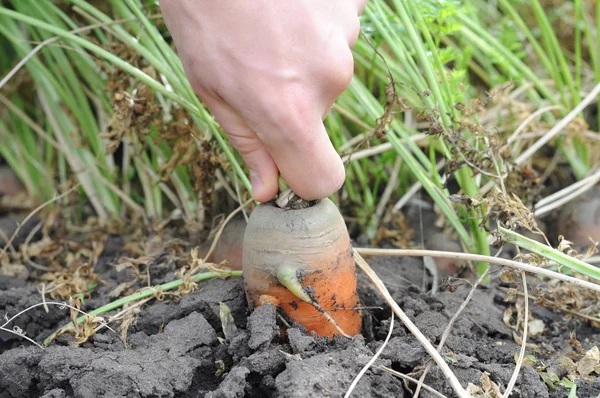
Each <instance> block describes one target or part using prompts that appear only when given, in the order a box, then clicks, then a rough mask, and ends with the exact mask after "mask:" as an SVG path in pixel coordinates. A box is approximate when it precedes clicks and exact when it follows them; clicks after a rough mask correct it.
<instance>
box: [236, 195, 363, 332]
mask: <svg viewBox="0 0 600 398" xmlns="http://www.w3.org/2000/svg"><path fill="white" fill-rule="evenodd" d="M243 271H244V281H245V289H246V296H247V299H248V302H249V304H250V307H257V306H260V305H262V304H265V303H271V304H275V305H276V306H278V307H279V309H280V310H283V312H285V314H286V315H287V316H288V317H289V318H290V319H291V320H292V321H294V322H298V323H299V324H301V325H303V326H304V327H306V329H308V330H309V331H314V332H315V333H316V334H317V335H320V336H327V337H332V336H333V335H335V334H346V335H350V336H352V335H356V334H358V333H360V330H361V325H362V318H361V313H360V310H359V309H358V307H359V300H358V294H357V291H356V285H357V281H356V273H355V265H354V260H353V256H352V248H351V245H350V237H349V235H348V231H347V229H346V225H345V223H344V220H343V218H342V216H341V214H340V213H339V211H338V209H337V207H336V206H335V205H334V204H333V202H332V201H330V200H329V199H325V200H321V201H318V202H317V203H316V204H314V205H312V206H310V207H307V208H302V209H298V210H287V209H281V208H279V207H277V206H276V205H274V204H272V203H265V204H261V205H259V206H257V207H256V208H255V209H254V211H253V212H252V214H251V216H250V219H249V222H248V225H247V227H246V232H245V236H244V247H243Z"/></svg>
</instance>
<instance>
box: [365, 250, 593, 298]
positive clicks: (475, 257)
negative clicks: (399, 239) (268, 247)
mask: <svg viewBox="0 0 600 398" xmlns="http://www.w3.org/2000/svg"><path fill="white" fill-rule="evenodd" d="M355 251H356V252H357V253H359V254H362V255H365V256H388V257H390V256H392V257H394V256H398V257H402V256H407V257H423V256H430V257H440V258H452V259H455V260H466V261H481V262H488V263H493V264H498V265H504V266H507V267H511V268H516V269H518V270H521V271H526V272H531V273H533V274H538V275H543V276H546V277H549V278H555V279H559V280H562V281H565V282H569V283H573V284H575V285H578V286H582V287H586V288H588V289H590V290H593V291H596V292H600V285H598V284H595V283H591V282H588V281H585V280H582V279H577V278H573V277H572V276H568V275H563V274H559V273H558V272H554V271H550V270H547V269H545V268H540V267H536V266H533V265H530V264H525V263H520V262H518V261H514V260H507V259H504V258H497V257H491V256H483V255H481V254H469V253H458V252H445V251H437V250H412V249H410V250H409V249H372V248H358V247H357V248H355Z"/></svg>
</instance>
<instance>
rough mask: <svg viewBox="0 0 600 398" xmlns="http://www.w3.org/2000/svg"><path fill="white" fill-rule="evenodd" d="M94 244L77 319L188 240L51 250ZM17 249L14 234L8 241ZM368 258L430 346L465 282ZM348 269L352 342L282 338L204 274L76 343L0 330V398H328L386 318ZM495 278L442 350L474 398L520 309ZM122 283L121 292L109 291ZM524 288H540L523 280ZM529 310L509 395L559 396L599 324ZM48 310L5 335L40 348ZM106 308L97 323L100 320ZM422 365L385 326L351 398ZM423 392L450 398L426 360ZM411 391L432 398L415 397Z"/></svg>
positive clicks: (25, 302) (510, 355) (394, 389)
mask: <svg viewBox="0 0 600 398" xmlns="http://www.w3.org/2000/svg"><path fill="white" fill-rule="evenodd" d="M36 221H37V220H36ZM3 222H4V223H5V224H6V223H8V221H7V220H6V219H4V220H3ZM425 225H433V224H432V223H426V224H425ZM430 228H433V227H430ZM25 230H27V228H23V231H25ZM29 231H31V230H29ZM9 232H10V231H9ZM424 232H425V234H426V235H428V234H430V233H433V232H435V231H428V230H427V229H426V230H425V231H424ZM20 235H23V233H21V234H20ZM417 235H419V234H417ZM37 238H38V239H39V236H38V237H37ZM417 238H418V236H417ZM94 239H96V244H98V242H101V246H102V248H103V249H102V252H101V254H100V255H99V257H98V258H97V259H96V261H95V264H94V266H93V271H94V272H93V274H94V275H97V287H96V288H95V289H94V290H93V291H92V292H91V293H90V295H89V298H85V299H84V301H83V304H82V305H81V309H82V310H84V311H90V310H92V309H94V308H98V307H100V306H102V305H104V304H107V303H108V302H110V301H113V300H114V299H115V294H116V293H115V292H116V291H117V290H115V289H116V288H118V287H119V286H121V288H120V289H121V295H124V294H125V293H126V292H127V291H129V289H131V291H133V290H135V289H136V288H139V287H143V286H144V285H143V282H142V281H143V278H139V276H140V275H138V273H140V272H141V273H142V275H145V276H146V277H147V278H150V280H151V284H152V285H153V286H156V285H158V284H160V283H165V282H169V281H171V280H174V279H177V275H178V274H177V271H178V264H179V261H180V259H181V258H180V255H181V254H182V253H185V252H186V251H187V250H189V249H190V247H191V246H193V245H191V244H190V243H188V242H186V241H185V239H183V238H182V237H181V236H180V237H177V238H176V237H175V236H174V235H169V233H167V232H163V235H162V236H157V235H153V234H150V235H148V236H136V238H135V239H136V242H144V241H145V242H148V243H147V244H146V245H139V243H138V247H143V248H145V250H146V251H147V252H146V253H138V255H137V256H134V255H132V254H131V250H132V247H133V246H132V244H131V240H130V239H133V238H132V236H130V235H118V234H110V233H102V234H99V232H98V231H97V230H95V231H94V232H89V233H87V234H81V233H80V234H77V236H75V235H70V236H69V235H67V236H65V237H63V238H61V239H57V240H56V242H55V243H56V245H58V246H60V247H61V248H63V249H64V250H67V249H66V248H68V247H70V248H71V249H72V250H73V253H71V255H73V256H77V253H80V254H81V253H83V249H82V248H81V246H86V245H87V246H89V245H93V243H92V242H93V241H94ZM34 240H35V239H34ZM358 241H359V242H358V243H356V242H355V246H359V245H360V242H361V239H359V240H358ZM22 242H23V240H22V239H21V240H19V239H17V243H22ZM68 242H70V243H68ZM74 242H79V244H80V245H81V246H77V245H75V244H74ZM127 242H129V245H127ZM33 244H35V242H30V245H33ZM382 244H383V245H385V244H386V243H385V242H382ZM151 248H153V250H150V249H151ZM77 251H78V252H77ZM124 255H127V257H123V256H124ZM136 260H139V261H137V264H138V265H137V268H135V267H131V266H129V267H127V266H124V265H123V264H124V262H126V261H129V262H130V263H132V264H135V263H136ZM369 262H370V263H371V266H372V268H373V269H374V270H375V272H376V273H377V274H378V275H379V276H380V277H381V278H382V280H384V281H385V284H386V286H387V287H388V289H389V291H390V293H391V294H392V297H393V298H394V300H396V302H397V303H398V304H399V305H400V307H401V308H402V309H403V310H404V311H405V312H406V314H407V315H408V316H409V318H410V319H411V320H412V321H413V322H414V323H415V324H416V325H417V326H418V327H419V329H420V330H421V331H422V332H423V333H424V334H425V336H426V337H427V338H429V339H430V341H431V342H432V343H433V344H434V345H437V344H438V343H439V341H440V338H441V336H442V334H443V333H444V330H445V328H446V326H447V324H448V321H449V320H450V318H451V317H452V316H453V315H454V314H455V313H456V311H457V310H458V308H459V307H460V305H461V304H462V303H463V301H464V300H465V298H466V296H467V295H468V293H469V292H470V291H471V284H470V282H469V281H468V280H467V279H445V280H444V281H440V282H442V283H441V284H440V287H439V291H438V292H436V294H432V292H430V288H431V286H432V284H431V282H432V280H431V276H430V274H429V273H428V272H427V271H425V268H424V267H423V261H422V259H420V258H406V257H405V258H393V257H387V258H385V257H378V258H372V259H369ZM119 264H120V265H119ZM29 270H30V272H28V273H27V275H16V276H12V277H11V276H6V275H4V276H1V277H0V313H2V314H7V315H9V316H13V315H15V314H16V313H17V312H19V311H22V310H24V309H26V308H28V307H30V306H32V305H36V304H39V303H40V302H41V301H42V295H41V293H40V288H39V282H40V281H41V279H40V278H41V277H42V276H43V275H44V274H43V273H40V272H39V271H35V270H31V267H29ZM134 271H135V272H134ZM357 272H358V275H359V295H360V300H361V305H362V306H363V307H364V314H365V317H364V324H363V330H362V334H361V335H359V336H356V337H354V338H352V339H349V338H344V337H336V338H335V339H334V340H333V341H328V340H326V339H323V338H318V337H315V336H309V335H307V334H306V333H305V332H304V331H303V330H302V329H301V327H298V326H294V325H292V327H291V328H289V329H287V328H286V329H287V333H286V334H285V336H284V335H283V334H282V333H280V323H279V318H278V316H277V313H276V310H275V308H274V307H273V306H269V305H265V306H262V307H260V308H259V309H257V310H255V311H254V312H252V313H249V312H248V310H247V303H246V299H245V296H244V291H243V281H242V279H241V278H223V279H221V278H214V279H210V280H206V281H202V282H200V283H198V285H197V287H196V288H190V289H188V290H189V291H185V292H183V291H178V293H177V295H174V296H170V295H168V294H167V293H166V292H165V293H164V294H162V295H160V296H156V297H158V298H160V299H161V300H157V299H155V298H151V299H150V300H149V301H147V302H145V303H144V304H143V305H142V306H139V307H138V308H134V309H132V310H131V311H130V314H131V315H130V316H127V317H126V318H125V319H127V321H126V320H124V319H121V320H120V321H119V322H113V323H111V326H112V328H113V330H109V329H107V328H103V329H102V330H99V331H98V332H97V333H94V334H91V335H90V336H89V337H88V338H87V339H86V341H85V342H83V343H81V344H76V338H75V336H73V335H72V334H64V335H62V336H60V337H58V338H57V339H56V340H54V341H53V342H51V343H50V344H49V346H48V347H46V348H44V349H41V348H39V347H36V346H35V345H33V344H30V343H28V342H27V341H25V340H24V339H23V338H22V337H20V336H17V335H15V334H8V333H6V332H0V333H1V334H0V339H1V342H2V343H1V345H0V347H1V348H0V350H1V353H0V397H34V396H35V397H38V396H40V397H42V396H43V397H99V396H106V397H211V398H213V397H242V396H247V397H269V396H272V397H342V396H344V394H345V393H346V391H347V390H348V388H349V387H350V385H351V383H352V381H353V380H354V378H355V377H356V376H357V375H358V373H359V372H360V370H361V369H362V368H363V367H364V366H365V364H367V362H368V361H369V360H370V359H371V358H372V357H373V355H374V354H375V352H376V351H377V350H378V349H379V348H380V346H381V345H382V343H383V341H384V340H385V339H386V336H387V335H388V332H389V329H390V322H391V311H390V310H389V307H388V306H387V305H386V303H385V301H384V299H383V297H382V296H381V294H380V293H379V292H378V291H376V290H375V288H374V287H373V285H372V283H371V282H370V281H369V280H368V279H367V278H366V277H365V275H364V274H362V272H361V271H357ZM91 274H92V273H90V275H91ZM46 276H47V275H46ZM498 276H499V274H498V273H493V274H492V278H491V281H490V283H489V284H488V286H487V287H486V286H484V287H479V288H477V290H476V291H475V293H474V295H473V298H472V300H471V301H470V303H469V304H468V305H467V307H466V308H465V310H464V311H463V312H462V313H461V315H460V316H459V318H458V319H457V320H456V322H455V324H454V325H453V327H452V328H451V330H450V334H449V336H448V338H447V341H446V344H445V346H444V349H443V351H442V356H443V357H444V358H445V359H446V361H447V363H448V364H449V365H450V368H451V369H452V371H453V372H454V373H455V374H456V376H457V378H458V379H459V380H460V382H461V384H462V385H463V387H465V388H466V387H467V386H468V384H469V383H472V384H473V385H476V386H479V388H482V389H487V390H488V391H487V393H488V394H490V395H486V396H490V397H493V396H495V395H492V394H493V392H492V391H493V389H494V385H495V384H497V385H499V386H501V387H502V388H505V386H506V385H507V384H508V383H509V380H510V378H511V375H512V373H513V371H514V369H515V361H516V358H517V355H518V353H519V350H520V344H517V342H518V341H520V340H519V338H520V337H519V336H520V335H521V334H520V332H519V331H516V330H515V329H513V328H511V326H514V324H515V319H516V317H517V314H518V313H520V312H522V311H523V301H522V297H520V296H519V295H512V297H509V296H507V289H510V288H515V289H516V290H517V291H519V290H520V286H521V283H520V281H519V280H518V279H517V280H516V281H515V282H514V283H512V282H509V283H505V282H501V281H500V280H499V279H498ZM136 278H137V279H136ZM440 278H441V277H440ZM132 280H135V282H134V283H132V284H131V286H129V287H123V286H125V285H123V284H127V283H129V282H131V281H132ZM49 282H50V281H46V283H49ZM529 285H530V287H531V288H533V287H536V286H537V287H540V288H542V289H552V288H553V287H551V286H548V285H547V284H545V283H544V282H543V281H541V280H538V279H535V278H533V277H532V278H531V279H530V281H529ZM111 293H112V296H110V294H111ZM46 296H48V294H46ZM46 300H48V301H51V298H50V297H46ZM517 301H518V302H517ZM223 304H224V305H226V307H223V306H222V305H223ZM529 305H530V314H529V321H530V325H533V324H534V323H532V320H535V324H537V325H538V326H539V325H540V324H541V325H543V331H541V332H540V334H539V336H536V337H530V338H529V339H528V344H529V346H528V348H527V351H526V358H525V364H524V366H523V368H522V369H521V372H520V376H519V378H518V380H517V383H516V386H515V389H514V390H513V394H512V395H511V396H515V397H517V396H518V397H564V396H567V395H568V392H569V388H567V387H566V386H563V385H561V383H560V381H558V380H556V379H555V380H554V381H552V377H553V376H552V375H553V374H555V375H556V376H557V377H558V378H559V379H563V378H564V377H565V376H567V375H568V374H569V372H570V373H571V374H573V369H568V368H567V367H566V365H565V364H566V363H567V362H568V361H569V360H571V361H572V363H575V364H577V361H578V360H579V359H581V358H582V357H583V356H584V355H585V352H586V351H589V350H590V349H591V348H592V347H593V346H594V345H597V343H598V341H600V331H599V330H600V329H598V328H597V327H596V328H595V327H594V325H592V324H591V322H590V321H587V320H585V319H582V318H580V317H577V316H569V315H568V314H566V313H564V312H561V311H553V310H551V309H549V308H546V307H541V306H539V305H536V304H535V303H533V300H530V301H529ZM48 309H49V312H46V311H45V310H44V308H43V306H39V307H36V308H34V309H32V310H30V311H28V312H26V313H24V314H23V315H21V316H19V317H18V318H17V319H16V320H15V321H14V322H12V323H10V324H9V325H7V326H6V327H8V328H11V329H12V328H14V327H18V328H20V329H22V330H23V331H24V332H25V333H26V336H28V337H30V338H32V339H34V340H35V341H37V342H40V343H41V342H42V341H43V340H44V339H45V338H46V337H48V336H49V335H50V334H51V333H52V332H54V331H55V330H57V329H58V328H59V327H61V326H63V325H64V324H65V323H67V322H68V321H69V320H70V318H69V310H68V309H61V308H58V307H57V306H49V308H48ZM224 309H228V310H229V311H230V313H231V317H232V319H233V321H234V323H235V328H233V329H232V327H231V325H229V324H228V323H227V322H226V324H227V325H228V328H227V336H226V335H225V334H224V330H223V320H222V319H223V317H222V316H221V315H222V313H223V310H224ZM119 311H120V309H117V310H115V311H113V312H111V313H108V314H103V315H102V316H103V317H104V319H109V317H110V316H111V315H114V314H115V313H117V312H119ZM511 314H513V315H511ZM124 325H127V327H125V326H124ZM596 326H597V325H596ZM124 329H126V332H123V330H124ZM124 333H126V334H124ZM282 336H283V337H282ZM123 339H125V340H123ZM124 341H125V342H124ZM576 342H579V343H576ZM578 344H581V346H578ZM568 358H570V359H568ZM428 360H429V355H428V354H427V353H426V352H425V350H424V349H423V348H422V347H421V345H420V344H419V343H418V342H417V340H416V339H415V338H414V337H413V336H412V335H411V334H410V333H409V332H408V331H407V329H405V327H404V326H403V325H402V324H401V323H400V322H399V320H398V319H397V318H396V319H395V321H394V326H393V331H392V333H391V338H390V340H389V342H388V344H387V346H386V347H385V349H384V350H383V352H382V353H381V356H380V357H379V359H378V360H377V361H376V362H375V363H374V364H373V365H372V366H371V368H370V369H369V370H368V371H367V372H366V373H365V374H364V376H363V377H362V378H361V379H360V381H359V382H358V384H357V385H356V387H355V389H354V392H353V394H352V396H356V397H391V396H394V397H402V396H406V397H409V396H412V395H413V392H414V390H415V387H416V385H415V384H414V383H412V382H408V383H407V382H405V381H403V380H401V379H399V378H397V377H396V376H394V375H392V374H391V373H389V371H387V370H385V369H383V367H386V368H388V369H392V370H394V371H396V372H400V373H402V374H405V375H409V376H412V377H414V378H416V379H419V377H420V376H421V373H422V370H423V368H424V366H425V365H427V361H428ZM575 372H576V371H575ZM590 374H591V375H594V373H593V372H591V373H590ZM596 376H597V375H596ZM544 379H546V381H548V383H546V382H545V381H544ZM425 384H426V385H427V386H429V387H431V388H432V389H434V390H436V391H438V392H439V393H442V394H444V395H445V396H447V397H452V396H454V395H453V391H452V389H451V388H450V385H449V384H448V383H447V381H446V380H445V377H444V375H443V374H442V373H441V372H440V371H439V369H438V368H437V366H433V367H432V369H431V371H430V372H429V374H428V375H427V377H426V378H425ZM550 384H553V385H554V388H553V387H551V386H550ZM563 384H564V383H563ZM576 384H577V396H579V397H596V396H598V394H600V378H598V377H596V378H594V376H591V377H588V379H585V378H579V380H577V381H576ZM420 396H422V397H433V396H435V395H434V394H433V393H431V392H429V391H428V390H422V391H421V394H420Z"/></svg>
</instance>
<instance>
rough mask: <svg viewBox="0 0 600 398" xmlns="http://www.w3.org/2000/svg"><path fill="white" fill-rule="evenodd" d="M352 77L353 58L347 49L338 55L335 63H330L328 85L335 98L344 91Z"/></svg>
mask: <svg viewBox="0 0 600 398" xmlns="http://www.w3.org/2000/svg"><path fill="white" fill-rule="evenodd" d="M353 76H354V58H353V57H352V52H351V51H350V49H349V48H347V50H346V51H344V53H343V54H341V53H340V56H339V58H338V59H337V61H336V62H332V63H331V66H330V70H329V76H328V80H329V85H330V87H331V89H332V91H333V92H334V93H335V96H336V97H337V96H338V95H340V94H341V93H342V92H343V91H344V90H346V88H347V87H348V85H349V84H350V82H351V81H352V77H353Z"/></svg>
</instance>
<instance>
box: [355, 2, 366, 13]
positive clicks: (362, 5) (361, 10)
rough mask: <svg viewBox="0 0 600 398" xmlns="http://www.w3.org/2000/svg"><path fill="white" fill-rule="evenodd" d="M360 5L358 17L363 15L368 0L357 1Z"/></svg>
mask: <svg viewBox="0 0 600 398" xmlns="http://www.w3.org/2000/svg"><path fill="white" fill-rule="evenodd" d="M357 3H358V15H360V14H362V13H363V11H364V10H365V7H366V6H367V0H357Z"/></svg>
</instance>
